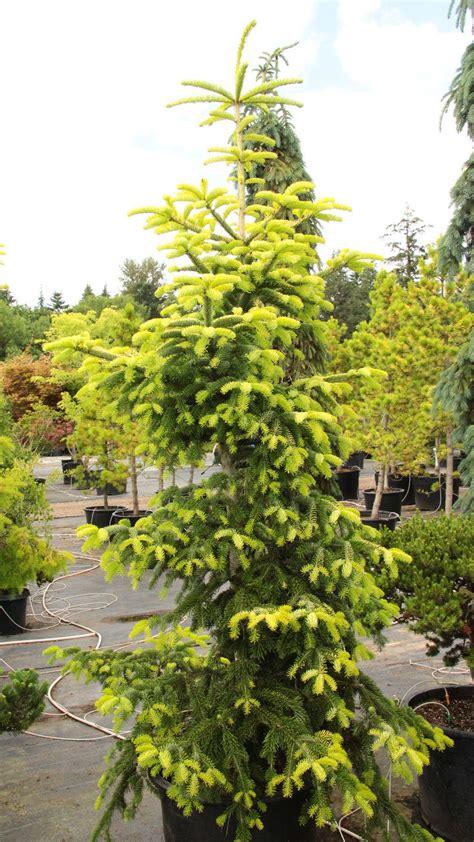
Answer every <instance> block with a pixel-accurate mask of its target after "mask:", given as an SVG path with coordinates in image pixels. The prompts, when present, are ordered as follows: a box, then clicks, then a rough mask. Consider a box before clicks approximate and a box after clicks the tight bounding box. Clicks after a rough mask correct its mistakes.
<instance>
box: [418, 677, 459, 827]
mask: <svg viewBox="0 0 474 842" xmlns="http://www.w3.org/2000/svg"><path fill="white" fill-rule="evenodd" d="M446 693H447V694H448V699H449V698H454V699H468V698H471V699H472V698H473V697H474V686H473V685H470V686H465V687H447V688H444V687H436V689H434V690H424V691H423V692H422V693H416V694H415V695H414V696H412V697H411V699H410V700H409V705H410V707H412V708H417V707H418V705H422V704H423V703H424V702H429V701H431V700H439V701H440V702H441V703H442V704H444V705H446V703H447V699H446ZM417 713H418V714H420V715H421V716H422V715H423V708H422V707H421V708H419V709H418V710H417ZM443 731H444V733H445V734H447V736H448V737H451V739H452V740H454V746H453V747H452V748H447V749H445V751H433V752H432V753H431V755H430V765H429V766H425V768H424V770H423V774H422V775H420V776H419V778H418V787H419V790H420V801H421V813H422V816H423V819H424V821H425V822H426V824H427V825H429V827H430V829H431V830H432V831H433V833H435V834H436V835H439V836H442V837H443V839H445V840H447V842H472V840H473V839H474V798H473V793H474V733H472V732H470V731H461V730H459V729H457V728H443Z"/></svg>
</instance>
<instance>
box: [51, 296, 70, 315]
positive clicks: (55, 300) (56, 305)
mask: <svg viewBox="0 0 474 842" xmlns="http://www.w3.org/2000/svg"><path fill="white" fill-rule="evenodd" d="M48 307H49V309H50V310H52V311H53V313H61V312H62V311H63V310H66V309H67V304H66V302H65V300H64V298H63V294H62V292H58V291H55V292H53V294H52V296H51V298H50V299H49V304H48Z"/></svg>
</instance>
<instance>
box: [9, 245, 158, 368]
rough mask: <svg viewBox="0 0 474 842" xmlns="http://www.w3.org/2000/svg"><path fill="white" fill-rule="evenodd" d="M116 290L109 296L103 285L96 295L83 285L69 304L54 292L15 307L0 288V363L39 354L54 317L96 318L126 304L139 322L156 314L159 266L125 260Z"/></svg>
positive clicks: (12, 297) (151, 260)
mask: <svg viewBox="0 0 474 842" xmlns="http://www.w3.org/2000/svg"><path fill="white" fill-rule="evenodd" d="M119 280H120V291H119V292H118V293H117V295H111V294H110V293H109V292H108V290H107V286H104V288H103V289H102V292H100V293H98V294H96V293H95V292H94V291H93V289H92V287H91V285H90V284H86V286H85V287H84V290H83V293H82V295H81V298H80V300H79V302H78V303H77V304H75V305H72V306H71V305H69V304H68V303H67V301H66V300H65V299H64V295H63V293H62V292H61V291H59V290H55V291H54V292H53V293H52V295H51V297H50V299H49V300H48V301H46V299H45V297H44V295H43V292H42V291H41V292H40V294H39V297H38V301H37V303H36V305H35V306H33V307H30V306H28V305H27V304H18V303H17V302H16V301H15V298H14V296H13V295H12V293H11V292H10V289H9V288H8V286H6V285H3V286H0V361H1V360H6V359H9V358H10V357H14V356H16V355H17V354H20V353H21V352H22V351H25V350H28V351H29V352H30V354H31V355H32V356H33V357H39V356H41V354H42V350H41V343H42V341H43V339H44V335H45V333H46V331H47V330H48V328H49V327H50V324H51V318H52V316H53V315H54V314H58V313H64V312H77V313H87V312H89V311H91V310H93V311H94V312H95V313H96V314H97V315H100V313H101V312H102V310H104V309H105V308H106V307H114V308H118V309H122V308H123V307H125V305H126V304H127V303H132V304H134V305H135V308H136V310H137V312H138V313H139V315H140V317H141V318H143V319H152V318H154V317H155V316H157V315H158V313H159V311H160V307H161V306H162V304H161V303H160V301H159V299H158V298H156V296H155V292H156V290H157V289H158V287H159V286H160V285H161V284H162V283H163V265H162V264H160V263H158V261H157V260H155V259H154V258H152V257H147V258H146V259H145V260H143V261H142V262H141V263H139V262H136V261H135V260H125V261H124V263H123V265H122V266H121V267H120V278H119Z"/></svg>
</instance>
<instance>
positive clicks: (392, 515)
mask: <svg viewBox="0 0 474 842" xmlns="http://www.w3.org/2000/svg"><path fill="white" fill-rule="evenodd" d="M360 519H361V521H362V523H364V524H365V526H373V528H374V529H382V527H383V526H386V527H387V529H391V530H392V532H393V531H394V530H395V527H396V525H397V523H398V522H399V520H400V518H399V516H398V515H397V513H396V512H383V511H380V512H379V513H378V516H377V517H372V509H363V510H362V511H361V512H360Z"/></svg>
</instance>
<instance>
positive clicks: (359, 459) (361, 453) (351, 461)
mask: <svg viewBox="0 0 474 842" xmlns="http://www.w3.org/2000/svg"><path fill="white" fill-rule="evenodd" d="M364 458H365V450H354V453H351V454H350V455H349V458H348V459H347V461H346V462H344V467H345V468H360V469H361V470H362V468H363V467H364Z"/></svg>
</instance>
